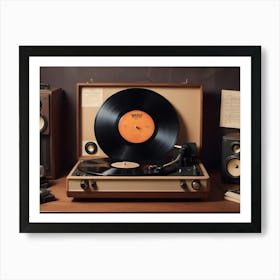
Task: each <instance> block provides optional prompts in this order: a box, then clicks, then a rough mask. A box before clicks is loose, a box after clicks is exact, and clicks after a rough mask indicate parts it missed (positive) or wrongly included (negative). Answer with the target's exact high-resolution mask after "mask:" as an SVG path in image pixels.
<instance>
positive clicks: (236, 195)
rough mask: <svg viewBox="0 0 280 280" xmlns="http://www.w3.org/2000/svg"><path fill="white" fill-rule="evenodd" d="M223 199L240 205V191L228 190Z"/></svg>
mask: <svg viewBox="0 0 280 280" xmlns="http://www.w3.org/2000/svg"><path fill="white" fill-rule="evenodd" d="M224 198H225V199H226V200H230V201H233V202H236V203H240V189H236V190H228V191H227V192H226V193H225V195H224Z"/></svg>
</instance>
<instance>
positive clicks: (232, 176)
mask: <svg viewBox="0 0 280 280" xmlns="http://www.w3.org/2000/svg"><path fill="white" fill-rule="evenodd" d="M222 179H223V181H224V182H227V183H233V184H239V183H240V134H239V133H231V134H227V135H225V136H223V141H222Z"/></svg>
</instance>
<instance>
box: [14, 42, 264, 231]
mask: <svg viewBox="0 0 280 280" xmlns="http://www.w3.org/2000/svg"><path fill="white" fill-rule="evenodd" d="M36 56H46V57H48V56H52V57H53V56H61V57H67V56H108V57H110V56H193V57H205V56H218V57H226V56H230V57H232V56H241V57H243V56H246V57H250V58H251V147H252V150H251V175H250V176H251V182H252V186H254V187H253V188H252V187H251V222H250V223H247V222H245V223H242V222H240V223H162V222H161V223H66V222H65V223H34V222H30V220H29V203H30V202H29V185H30V182H29V152H30V151H29V79H30V77H29V63H30V57H36ZM19 85H20V88H19V115H20V131H19V132H20V190H19V191H20V232H22V233H23V232H25V233H26V232H30V233H32V232H33V233H35V232H53V233H57V232H61V233H71V232H92V233H121V232H124V233H187V232H188V233H201V232H209V233H210V232H220V233H230V232H232V233H233V232H244V233H245V232H255V233H258V232H261V47H260V46H20V47H19ZM38 87H39V85H38ZM38 195H39V191H38ZM54 215H55V214H54ZM206 215H207V214H206Z"/></svg>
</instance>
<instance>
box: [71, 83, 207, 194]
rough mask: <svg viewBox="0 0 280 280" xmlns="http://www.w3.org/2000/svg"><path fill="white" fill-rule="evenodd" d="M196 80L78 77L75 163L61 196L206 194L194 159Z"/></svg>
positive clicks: (198, 111) (198, 124) (198, 106)
mask: <svg viewBox="0 0 280 280" xmlns="http://www.w3.org/2000/svg"><path fill="white" fill-rule="evenodd" d="M202 98H203V93H202V87H201V86H200V85H190V84H185V83H176V84H174V83H172V84H170V83H156V84H155V83H153V84H151V83H148V84H135V83H134V84H131V83H130V84H127V83H126V84H106V83H105V84H104V83H102V84H99V83H91V84H88V83H86V84H78V86H77V153H78V154H77V156H78V158H79V160H78V162H77V164H76V165H75V166H74V168H73V169H72V170H71V172H70V174H69V175H68V176H67V195H68V196H71V197H79V198H116V197H117V198H205V197H207V194H208V193H209V184H208V181H209V175H208V173H207V171H206V169H205V167H204V166H203V164H202V163H201V162H200V160H199V156H198V155H199V151H200V149H201V143H202V133H201V131H202V129H201V128H202Z"/></svg>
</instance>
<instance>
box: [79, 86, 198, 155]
mask: <svg viewBox="0 0 280 280" xmlns="http://www.w3.org/2000/svg"><path fill="white" fill-rule="evenodd" d="M145 88H146V89H150V90H153V91H155V92H157V93H159V94H161V95H162V96H163V97H165V98H166V99H167V100H168V101H169V102H170V103H171V104H172V105H173V107H174V109H175V110H176V112H177V115H178V119H179V125H180V130H179V136H178V141H177V144H178V145H180V144H183V143H185V142H195V143H196V144H197V146H198V148H199V149H200V147H201V135H202V133H201V129H202V90H201V88H198V87H194V88H190V87H189V88H187V87H186V88H183V87H182V88H178V87H164V88H163V87H145ZM124 89H127V88H125V87H100V88H99V87H83V88H82V90H81V110H80V128H81V131H80V133H81V146H82V147H81V151H82V156H88V155H87V153H86V152H85V149H84V146H85V144H86V143H87V142H89V141H92V142H95V143H96V144H97V141H96V138H95V135H94V119H95V116H96V113H97V111H98V110H99V108H100V107H101V105H102V103H103V102H104V101H105V100H106V99H107V98H108V97H110V96H111V95H113V94H115V93H117V92H119V91H121V90H124ZM102 101H103V102H102ZM135 109H137V108H135ZM104 155H105V154H104V152H103V151H102V150H101V149H100V148H99V146H98V151H97V153H96V154H95V156H104Z"/></svg>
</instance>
